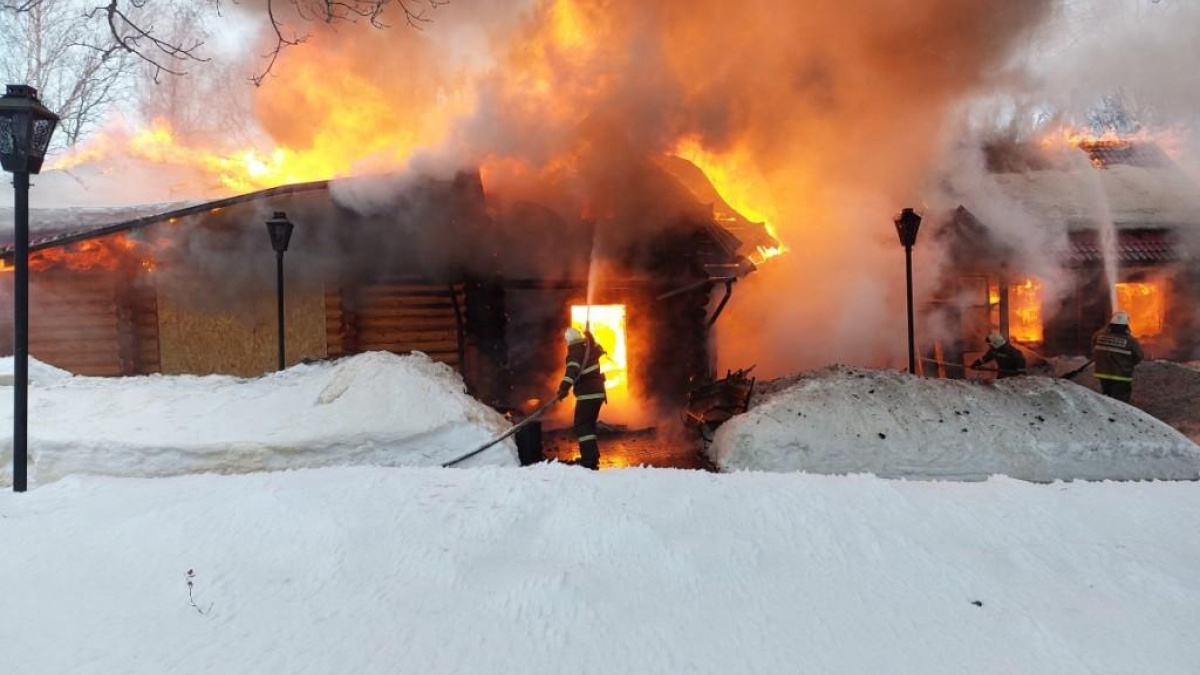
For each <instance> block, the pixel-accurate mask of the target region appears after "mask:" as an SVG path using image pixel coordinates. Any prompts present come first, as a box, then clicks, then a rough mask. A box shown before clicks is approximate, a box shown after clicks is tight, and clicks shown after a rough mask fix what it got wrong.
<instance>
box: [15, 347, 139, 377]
mask: <svg viewBox="0 0 1200 675" xmlns="http://www.w3.org/2000/svg"><path fill="white" fill-rule="evenodd" d="M31 353H32V354H33V356H34V358H36V359H37V360H38V361H41V362H43V363H49V364H50V365H52V366H55V367H57V368H62V369H63V370H69V371H71V372H72V373H82V372H83V371H84V369H86V368H110V367H111V368H113V369H115V370H117V372H120V370H119V368H120V360H119V359H118V358H117V355H116V354H115V353H114V354H112V355H110V356H108V357H103V358H102V357H100V356H97V357H94V358H93V357H91V356H89V357H87V358H83V357H82V356H79V355H76V356H73V357H71V356H59V355H54V354H37V353H33V352H31Z"/></svg>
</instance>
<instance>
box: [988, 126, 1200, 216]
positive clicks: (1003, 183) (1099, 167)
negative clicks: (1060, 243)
mask: <svg viewBox="0 0 1200 675" xmlns="http://www.w3.org/2000/svg"><path fill="white" fill-rule="evenodd" d="M1025 151H1026V152H1029V151H1030V150H1029V149H1025ZM1033 152H1037V150H1034V151H1033ZM989 164H990V168H991V170H992V177H993V178H994V180H995V181H996V183H997V185H998V186H999V187H1000V189H1001V191H1002V192H1003V193H1004V194H1006V195H1007V196H1008V197H1009V198H1011V199H1013V200H1014V201H1016V202H1017V203H1019V204H1020V205H1021V206H1022V207H1023V208H1024V209H1025V210H1027V211H1028V212H1029V213H1032V214H1034V215H1035V216H1037V217H1039V218H1041V219H1043V220H1044V221H1046V224H1047V225H1061V226H1063V227H1064V228H1065V229H1067V230H1081V229H1092V228H1094V227H1095V224H1096V223H1102V222H1105V221H1106V220H1108V219H1110V218H1111V220H1112V222H1113V224H1114V225H1115V226H1116V227H1117V229H1118V230H1125V229H1160V228H1169V229H1179V228H1188V229H1200V186H1197V185H1196V183H1195V182H1194V181H1193V180H1192V179H1191V178H1190V177H1189V176H1188V175H1187V174H1186V173H1185V172H1184V171H1183V170H1182V169H1181V168H1180V167H1179V166H1178V165H1177V164H1176V163H1175V162H1174V161H1173V160H1172V159H1171V158H1170V157H1168V156H1167V155H1166V153H1165V152H1163V151H1162V150H1161V149H1159V148H1158V147H1157V146H1154V145H1152V144H1148V143H1138V142H1133V141H1130V142H1127V143H1118V144H1104V145H1097V146H1095V147H1083V148H1081V151H1080V152H1070V153H1068V154H1065V155H1062V156H1058V157H1050V158H1048V159H1047V158H1044V157H1043V158H1041V159H1040V161H1023V162H1020V163H1014V162H1011V161H995V160H993V161H991V162H989Z"/></svg>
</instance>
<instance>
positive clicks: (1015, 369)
mask: <svg viewBox="0 0 1200 675" xmlns="http://www.w3.org/2000/svg"><path fill="white" fill-rule="evenodd" d="M992 361H995V362H996V369H997V370H998V371H1000V372H999V373H998V374H997V377H1013V376H1015V375H1024V374H1025V355H1024V354H1022V353H1021V350H1020V349H1017V348H1016V347H1014V346H1012V344H1010V343H1008V342H1005V343H1004V344H1002V345H1000V346H999V347H992V348H990V349H988V350H987V353H986V354H984V355H983V356H982V357H980V358H979V359H978V360H976V361H975V363H973V364H971V365H972V367H973V368H978V367H979V366H982V365H983V364H985V363H990V362H992Z"/></svg>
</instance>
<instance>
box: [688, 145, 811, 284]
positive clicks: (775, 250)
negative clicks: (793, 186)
mask: <svg viewBox="0 0 1200 675" xmlns="http://www.w3.org/2000/svg"><path fill="white" fill-rule="evenodd" d="M674 154H676V155H678V156H680V157H682V158H684V159H686V160H688V161H689V162H691V163H692V164H695V165H696V166H697V167H699V168H700V170H701V171H703V172H704V175H705V176H707V177H708V180H709V181H710V182H711V183H712V184H713V187H714V188H716V190H717V193H718V194H720V195H721V198H722V199H724V200H725V201H726V203H728V204H729V206H730V207H732V208H733V209H734V210H735V211H737V212H738V213H740V214H741V215H742V216H743V217H745V218H747V219H748V220H750V221H752V222H757V223H762V224H763V227H764V228H766V230H767V234H770V235H771V236H772V237H774V238H775V240H776V241H780V239H779V232H778V229H777V228H776V227H775V223H777V222H778V211H777V209H776V206H775V202H774V200H773V199H771V190H770V187H769V186H768V185H767V182H766V179H764V178H763V176H762V174H761V173H760V172H759V170H758V167H757V166H756V164H755V162H754V159H753V157H751V156H750V154H749V153H748V152H746V151H745V150H740V151H735V152H725V153H715V152H710V151H708V150H707V149H705V147H704V145H703V144H702V143H701V141H700V140H699V139H698V138H696V137H695V136H689V137H686V138H684V139H682V140H680V141H679V143H678V144H676V146H675V150H674ZM786 250H787V247H786V246H785V245H784V244H783V242H782V241H780V243H779V245H778V246H770V247H768V246H759V247H758V250H757V256H756V260H755V262H758V263H761V262H764V261H766V260H767V259H769V258H774V257H775V256H777V255H780V254H782V253H783V252H785V251H786Z"/></svg>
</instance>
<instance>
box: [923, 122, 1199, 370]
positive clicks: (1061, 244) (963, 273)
mask: <svg viewBox="0 0 1200 675" xmlns="http://www.w3.org/2000/svg"><path fill="white" fill-rule="evenodd" d="M1061 146H1062V147H1060V144H1055V145H1054V146H1052V147H1051V146H1049V145H1048V144H1041V145H1036V146H1018V145H1012V144H1008V145H995V146H992V147H990V148H989V149H988V151H987V169H988V176H989V178H990V179H991V180H992V181H993V182H994V185H995V186H996V187H997V188H998V190H996V192H995V194H993V195H991V196H990V198H989V199H987V200H983V201H986V202H987V203H986V204H980V205H976V204H973V203H971V202H970V201H969V198H964V201H963V203H962V204H961V205H960V206H958V208H957V209H955V210H954V211H953V213H952V214H951V215H950V216H949V217H948V218H946V219H945V220H944V222H943V223H942V227H941V228H940V230H939V231H938V233H937V237H938V239H939V241H940V243H941V244H942V245H943V246H944V247H945V250H946V252H947V259H948V260H949V264H948V266H947V268H946V270H945V273H944V275H943V280H942V283H941V285H940V287H939V290H938V293H937V294H936V297H935V298H934V300H933V302H932V303H931V305H930V307H929V313H928V318H929V320H930V322H931V324H932V325H933V326H937V327H940V329H941V331H942V332H943V334H945V335H951V336H957V337H951V338H950V339H948V340H946V341H941V342H939V343H938V344H937V345H929V346H928V348H929V349H930V351H931V352H933V351H940V352H941V358H937V357H936V356H935V357H932V358H931V360H934V361H940V362H942V364H943V366H944V365H945V364H948V363H953V364H958V363H962V359H964V358H965V359H966V362H970V360H971V359H972V358H973V357H974V353H973V352H974V351H976V350H980V349H981V346H982V344H983V337H984V336H985V335H986V334H987V333H988V332H989V331H991V330H998V331H1000V332H1002V333H1004V334H1005V335H1007V336H1009V337H1010V338H1011V339H1012V340H1013V341H1014V342H1016V343H1017V344H1020V345H1021V346H1023V347H1026V348H1027V349H1029V350H1031V351H1033V352H1034V353H1035V354H1040V355H1044V356H1057V355H1071V354H1088V353H1090V349H1091V336H1092V334H1093V333H1094V332H1095V331H1096V330H1098V329H1099V328H1101V327H1102V326H1104V325H1105V324H1106V323H1107V321H1108V317H1109V316H1110V315H1111V313H1112V312H1113V311H1114V310H1117V309H1121V310H1124V311H1126V312H1128V313H1129V315H1130V319H1131V329H1132V332H1133V333H1134V335H1136V336H1137V337H1138V338H1139V339H1140V340H1141V341H1142V343H1143V345H1144V346H1145V347H1146V349H1147V351H1148V353H1149V354H1150V355H1152V356H1153V357H1157V358H1182V359H1188V358H1196V356H1197V355H1200V338H1198V337H1197V335H1198V333H1197V328H1198V327H1200V313H1198V312H1197V310H1196V308H1197V307H1200V186H1197V185H1196V184H1195V183H1194V182H1193V181H1192V180H1191V178H1190V177H1189V176H1188V175H1187V174H1186V173H1185V172H1184V171H1182V170H1181V169H1180V168H1179V167H1178V166H1177V165H1176V164H1175V162H1174V161H1173V160H1172V159H1171V158H1170V157H1169V156H1168V155H1167V154H1166V153H1165V152H1164V151H1163V150H1161V149H1160V148H1159V147H1158V146H1157V145H1155V144H1153V143H1151V142H1148V141H1134V140H1121V139H1116V138H1091V139H1089V138H1071V139H1069V140H1068V141H1067V142H1066V143H1064V144H1061ZM977 206H980V207H981V208H980V210H979V212H977V210H976V208H977ZM983 210H986V211H988V212H989V213H990V214H991V216H992V220H991V222H985V220H984V216H981V215H980V213H981V212H982V211H983ZM1004 218H1012V219H1014V220H1016V219H1019V220H1022V221H1024V222H1026V223H1031V224H1033V226H1032V227H1029V226H1021V227H1014V226H1012V223H1005V222H1003V219H1004ZM952 369H953V368H952Z"/></svg>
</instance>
